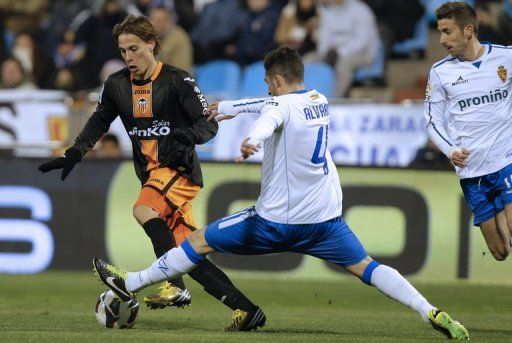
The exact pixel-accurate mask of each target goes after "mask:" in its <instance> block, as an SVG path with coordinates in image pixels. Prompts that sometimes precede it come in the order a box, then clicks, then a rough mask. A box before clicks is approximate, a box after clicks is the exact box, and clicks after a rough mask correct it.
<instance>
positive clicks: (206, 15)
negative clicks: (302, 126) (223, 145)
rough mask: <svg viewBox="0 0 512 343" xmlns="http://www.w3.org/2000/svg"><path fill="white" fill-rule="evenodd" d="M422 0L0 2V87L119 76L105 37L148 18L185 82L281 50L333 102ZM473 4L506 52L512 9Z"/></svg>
mask: <svg viewBox="0 0 512 343" xmlns="http://www.w3.org/2000/svg"><path fill="white" fill-rule="evenodd" d="M425 3H428V0H426V1H420V0H316V1H315V0H289V1H287V0H213V1H212V0H25V1H22V2H15V1H0V16H1V20H0V24H1V26H0V38H1V39H0V58H1V61H2V63H1V80H0V86H1V88H4V89H6V88H8V89H33V88H39V89H61V90H66V91H71V92H74V91H80V90H87V89H93V88H95V87H97V86H98V85H99V84H100V83H101V82H102V81H103V80H104V79H105V78H106V76H108V75H109V74H110V73H112V72H114V71H117V70H118V69H120V68H122V67H123V61H122V60H121V56H120V53H119V51H118V49H117V45H116V42H114V41H113V39H112V34H111V32H112V28H113V27H114V25H115V24H117V23H118V22H120V21H121V20H122V19H123V18H124V17H125V16H126V15H128V14H136V15H140V14H144V15H147V16H148V17H149V18H150V19H151V21H152V22H153V23H154V25H155V27H156V29H157V31H158V33H159V35H160V37H161V41H162V47H163V48H162V51H161V53H160V56H159V59H160V60H162V61H164V62H166V63H169V64H171V65H175V66H177V67H180V68H183V69H185V70H187V71H189V72H191V73H193V72H194V66H195V65H200V64H204V63H207V62H209V61H212V60H216V59H228V60H233V61H236V62H237V63H239V64H240V65H241V66H245V65H248V64H250V63H253V62H255V61H259V60H261V59H262V58H263V56H264V55H265V53H266V52H268V51H270V50H271V49H273V48H275V47H277V46H279V45H283V44H284V45H289V46H292V47H294V48H296V49H298V50H299V51H300V53H301V54H302V55H303V56H304V58H305V60H306V61H314V60H321V61H323V62H327V63H329V64H331V65H332V66H333V67H334V70H336V73H337V74H338V75H339V76H342V77H339V78H337V87H336V96H339V97H343V96H347V95H348V89H349V88H350V85H351V84H352V77H351V75H352V73H353V70H354V69H356V68H358V67H361V66H367V65H371V63H372V62H373V60H374V58H375V55H376V54H377V53H379V52H380V51H384V54H385V57H386V59H388V58H393V55H392V50H391V47H392V46H393V44H395V43H397V42H400V41H404V40H406V39H409V38H411V37H412V36H413V35H414V30H415V25H416V23H417V21H418V20H420V18H422V17H423V16H424V14H425V7H427V6H425ZM489 3H490V2H489V1H485V2H478V1H477V2H476V4H474V5H475V6H476V8H477V9H478V16H479V20H480V25H481V29H480V37H481V39H482V40H490V41H492V42H493V43H496V44H504V45H509V44H512V0H510V1H509V0H505V1H504V2H503V6H502V7H503V8H502V11H501V13H499V15H498V16H492V15H491V13H490V11H489Z"/></svg>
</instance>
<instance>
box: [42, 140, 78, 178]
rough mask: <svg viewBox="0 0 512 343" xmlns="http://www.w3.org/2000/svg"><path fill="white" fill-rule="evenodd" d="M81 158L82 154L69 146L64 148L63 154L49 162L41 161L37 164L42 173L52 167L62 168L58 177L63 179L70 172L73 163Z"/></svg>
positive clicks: (52, 168)
mask: <svg viewBox="0 0 512 343" xmlns="http://www.w3.org/2000/svg"><path fill="white" fill-rule="evenodd" d="M81 160H82V154H81V153H80V151H78V150H76V149H74V148H69V149H68V150H66V153H65V154H64V156H62V157H59V158H56V159H54V160H52V161H50V162H46V163H43V164H41V165H40V166H39V168H37V169H39V170H40V171H42V172H43V173H47V172H49V171H50V170H54V169H62V175H61V177H60V179H61V180H64V179H65V178H66V177H67V176H68V174H69V173H71V170H73V167H74V166H75V164H77V163H78V162H80V161H81Z"/></svg>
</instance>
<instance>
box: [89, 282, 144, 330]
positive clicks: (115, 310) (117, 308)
mask: <svg viewBox="0 0 512 343" xmlns="http://www.w3.org/2000/svg"><path fill="white" fill-rule="evenodd" d="M138 313H139V303H138V301H137V300H136V299H132V300H130V301H127V302H124V301H121V300H120V299H119V298H117V297H116V295H115V294H114V292H112V290H110V289H109V290H108V291H105V292H103V293H101V294H100V296H99V297H98V300H97V301H96V307H95V308H94V314H95V316H96V320H97V321H98V323H99V324H100V325H101V326H104V327H106V328H109V329H112V328H118V329H131V328H132V327H133V325H134V324H135V319H137V314H138Z"/></svg>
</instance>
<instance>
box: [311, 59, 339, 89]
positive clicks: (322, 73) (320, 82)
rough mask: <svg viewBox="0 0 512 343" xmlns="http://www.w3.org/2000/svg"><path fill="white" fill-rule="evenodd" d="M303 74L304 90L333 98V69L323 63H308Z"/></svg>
mask: <svg viewBox="0 0 512 343" xmlns="http://www.w3.org/2000/svg"><path fill="white" fill-rule="evenodd" d="M304 74H305V75H304V83H305V86H306V89H316V90H317V91H319V92H320V93H322V94H323V95H325V96H326V97H328V98H333V97H334V88H335V86H336V73H335V71H334V68H333V67H331V66H330V65H329V64H327V63H324V62H308V63H306V64H305V66H304Z"/></svg>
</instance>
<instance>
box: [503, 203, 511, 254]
mask: <svg viewBox="0 0 512 343" xmlns="http://www.w3.org/2000/svg"><path fill="white" fill-rule="evenodd" d="M503 212H504V213H505V220H506V221H507V227H508V232H509V234H510V239H509V246H510V247H512V204H508V205H505V209H504V211H503Z"/></svg>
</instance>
